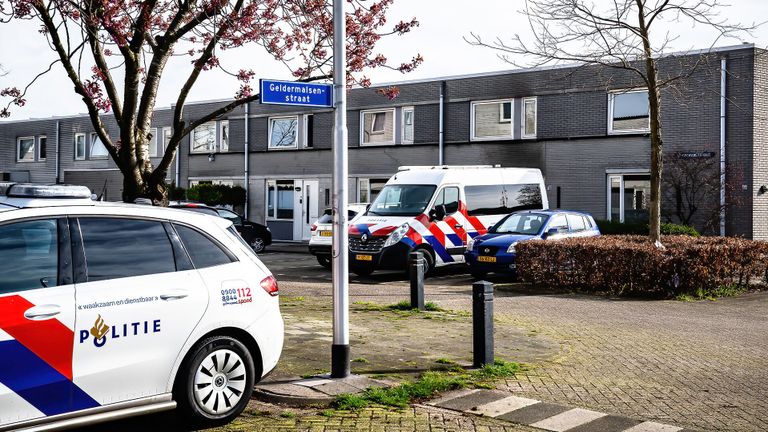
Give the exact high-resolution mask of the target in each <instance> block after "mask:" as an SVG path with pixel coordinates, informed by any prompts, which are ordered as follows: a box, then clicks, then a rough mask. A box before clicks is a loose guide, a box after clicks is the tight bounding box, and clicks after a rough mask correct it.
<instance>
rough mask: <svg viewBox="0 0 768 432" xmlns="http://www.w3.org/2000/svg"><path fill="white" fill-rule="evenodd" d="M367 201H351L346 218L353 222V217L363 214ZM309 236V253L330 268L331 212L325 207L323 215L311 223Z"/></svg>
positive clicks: (322, 264)
mask: <svg viewBox="0 0 768 432" xmlns="http://www.w3.org/2000/svg"><path fill="white" fill-rule="evenodd" d="M367 208H368V203H353V204H349V205H348V206H347V220H349V223H353V222H354V221H355V219H357V218H359V217H361V216H362V215H364V214H365V210H366V209H367ZM310 231H311V235H310V237H309V253H311V254H312V255H314V256H315V257H316V258H317V262H318V263H319V264H320V265H321V266H323V267H325V268H331V244H332V240H333V238H332V237H333V213H332V211H331V209H329V208H328V209H325V211H324V212H323V215H322V216H320V218H319V219H318V220H317V221H315V222H314V223H313V224H312V227H311V228H310Z"/></svg>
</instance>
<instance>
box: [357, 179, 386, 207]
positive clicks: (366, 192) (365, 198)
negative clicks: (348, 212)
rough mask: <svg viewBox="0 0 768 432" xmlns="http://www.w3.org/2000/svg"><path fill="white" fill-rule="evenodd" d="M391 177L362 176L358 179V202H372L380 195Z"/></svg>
mask: <svg viewBox="0 0 768 432" xmlns="http://www.w3.org/2000/svg"><path fill="white" fill-rule="evenodd" d="M387 181H389V179H368V178H361V179H358V180H357V202H361V203H370V202H373V200H375V199H376V197H377V196H379V192H381V190H382V189H383V188H384V185H385V184H387Z"/></svg>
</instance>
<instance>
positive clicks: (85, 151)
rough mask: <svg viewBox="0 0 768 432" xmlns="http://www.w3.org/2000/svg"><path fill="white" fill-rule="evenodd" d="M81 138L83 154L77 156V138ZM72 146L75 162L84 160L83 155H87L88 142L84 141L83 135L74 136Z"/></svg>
mask: <svg viewBox="0 0 768 432" xmlns="http://www.w3.org/2000/svg"><path fill="white" fill-rule="evenodd" d="M78 137H82V138H83V154H82V155H80V156H78V155H77V138H78ZM73 144H74V153H75V160H78V161H81V160H85V155H86V153H88V140H87V139H86V136H85V133H83V132H78V133H76V134H75V140H74V141H73Z"/></svg>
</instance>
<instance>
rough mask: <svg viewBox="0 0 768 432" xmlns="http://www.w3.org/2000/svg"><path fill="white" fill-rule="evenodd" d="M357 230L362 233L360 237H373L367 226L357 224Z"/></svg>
mask: <svg viewBox="0 0 768 432" xmlns="http://www.w3.org/2000/svg"><path fill="white" fill-rule="evenodd" d="M355 228H357V230H358V231H359V232H360V235H363V234H368V235H369V236H370V235H371V230H369V229H368V225H366V224H356V225H355Z"/></svg>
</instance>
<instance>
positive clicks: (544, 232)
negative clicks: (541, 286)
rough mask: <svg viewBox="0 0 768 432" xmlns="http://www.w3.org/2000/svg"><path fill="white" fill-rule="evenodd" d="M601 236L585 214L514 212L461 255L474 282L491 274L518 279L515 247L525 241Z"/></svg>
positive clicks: (474, 240)
mask: <svg viewBox="0 0 768 432" xmlns="http://www.w3.org/2000/svg"><path fill="white" fill-rule="evenodd" d="M598 235H600V229H598V227H597V224H596V223H595V220H594V219H593V218H592V216H590V215H588V214H586V213H578V212H572V211H565V210H538V211H521V212H515V213H512V214H510V215H508V216H506V217H505V218H504V219H502V220H500V221H499V222H498V223H497V224H496V225H494V226H493V227H491V229H490V230H488V233H487V234H485V235H481V236H478V237H475V238H474V239H473V240H472V241H471V242H470V243H469V244H468V245H467V252H466V253H465V254H464V256H465V258H466V261H467V264H469V269H470V273H471V274H472V276H473V277H475V278H477V279H482V278H484V277H485V276H486V275H487V274H488V273H490V272H497V273H506V274H510V275H512V276H513V277H516V276H517V264H516V263H515V246H516V245H517V244H518V243H520V242H522V241H528V240H557V239H563V238H568V237H592V236H598Z"/></svg>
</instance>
